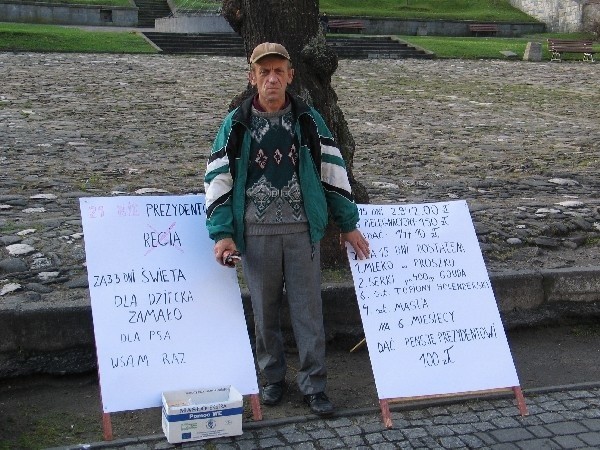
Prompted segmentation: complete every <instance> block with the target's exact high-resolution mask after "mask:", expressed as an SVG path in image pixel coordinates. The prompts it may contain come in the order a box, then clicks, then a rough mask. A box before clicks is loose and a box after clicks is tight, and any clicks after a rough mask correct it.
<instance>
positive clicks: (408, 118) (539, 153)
mask: <svg viewBox="0 0 600 450" xmlns="http://www.w3.org/2000/svg"><path fill="white" fill-rule="evenodd" d="M599 67H600V66H598V65H597V64H584V63H560V64H556V63H552V64H551V63H525V62H521V61H455V60H449V61H448V60H446V61H444V60H425V61H421V60H400V61H389V60H388V61H384V60H379V61H374V60H370V61H350V60H343V61H341V62H340V68H339V70H338V71H337V72H336V75H335V77H334V80H333V82H334V86H335V89H336V92H337V93H338V95H339V103H340V105H341V107H342V109H343V110H344V111H345V115H346V118H347V120H348V122H349V126H350V129H351V131H352V133H353V135H354V137H355V140H356V143H357V151H356V155H355V159H354V166H355V174H356V177H357V178H358V179H359V180H360V181H362V182H363V183H364V184H365V185H366V186H367V188H368V190H369V193H370V197H371V201H372V202H373V203H383V202H398V203H400V202H427V201H441V200H447V199H455V198H456V199H458V198H460V199H467V200H468V202H469V206H470V209H471V212H472V216H473V221H474V224H475V228H476V231H477V234H478V237H479V240H480V243H481V248H482V250H483V253H484V258H485V260H486V263H487V265H488V269H489V270H491V271H502V270H507V269H520V268H527V269H535V268H540V269H543V268H558V267H573V266H597V265H599V261H600V256H599V253H600V252H598V241H599V236H600V233H599V229H600V212H599V208H600V196H599V195H598V188H599V186H600V178H599V177H598V173H600V158H599V157H598V156H599V155H600V148H599V145H600V144H599V142H600V128H599V127H598V124H599V123H600V109H599V108H598V104H599V103H600V101H599V100H600V88H599V87H598V85H597V84H595V83H594V82H593V80H596V79H597V78H598V68H599ZM0 77H1V79H2V84H1V85H0V135H1V136H2V139H1V140H0V244H2V245H1V246H0V275H2V278H1V279H0V290H1V294H2V295H3V296H4V299H3V302H14V303H15V304H20V303H21V302H23V301H26V302H27V301H40V300H42V301H45V302H53V301H62V300H65V299H66V300H69V301H72V300H73V299H75V300H77V299H84V301H87V295H88V294H87V289H86V287H87V279H86V275H85V270H84V261H85V255H84V250H83V243H82V239H81V237H82V229H81V222H80V216H79V208H78V197H81V196H104V195H111V194H114V193H127V194H141V193H145V192H170V193H173V194H181V193H189V192H201V191H202V189H203V187H202V174H203V171H204V165H205V159H206V156H207V154H208V148H209V146H210V144H211V141H212V139H213V137H214V135H215V132H216V129H217V127H218V125H219V123H220V121H221V119H222V117H223V115H224V113H225V111H226V108H227V105H228V103H229V101H230V100H231V98H233V96H234V95H236V94H237V93H239V92H240V91H241V89H242V87H243V86H244V85H245V77H246V64H245V60H244V59H243V58H225V57H176V56H160V55H151V56H142V55H103V54H94V55H89V54H33V53H31V54H30V53H22V54H13V53H1V54H0Z"/></svg>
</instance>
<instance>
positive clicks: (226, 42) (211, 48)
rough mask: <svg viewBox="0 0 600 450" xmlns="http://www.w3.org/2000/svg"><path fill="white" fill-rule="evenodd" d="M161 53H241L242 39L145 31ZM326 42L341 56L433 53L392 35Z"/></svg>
mask: <svg viewBox="0 0 600 450" xmlns="http://www.w3.org/2000/svg"><path fill="white" fill-rule="evenodd" d="M144 34H145V35H146V37H147V38H148V39H150V40H151V41H152V42H154V43H155V44H156V45H157V46H158V47H159V48H160V49H161V50H162V51H163V53H177V54H204V55H220V56H244V54H245V53H244V46H243V40H242V38H241V37H240V36H238V35H235V34H224V33H206V34H205V33H199V34H184V33H159V32H147V33H144ZM327 43H328V45H330V46H331V47H332V48H333V50H334V51H335V52H336V53H337V55H338V57H340V58H347V59H368V58H372V59H377V58H387V59H403V58H431V57H433V55H431V54H429V53H426V52H425V51H423V50H418V49H416V48H414V47H411V46H409V45H407V44H405V43H403V42H398V41H395V40H393V39H391V38H328V39H327Z"/></svg>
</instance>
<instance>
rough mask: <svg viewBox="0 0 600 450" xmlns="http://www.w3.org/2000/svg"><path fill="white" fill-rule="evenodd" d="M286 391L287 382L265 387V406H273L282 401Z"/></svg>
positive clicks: (263, 395)
mask: <svg viewBox="0 0 600 450" xmlns="http://www.w3.org/2000/svg"><path fill="white" fill-rule="evenodd" d="M284 390H285V381H283V380H282V381H278V382H277V383H267V384H265V385H264V386H263V390H262V394H261V399H262V403H263V405H269V406H273V405H276V404H277V403H279V402H280V401H281V399H282V398H283V391H284Z"/></svg>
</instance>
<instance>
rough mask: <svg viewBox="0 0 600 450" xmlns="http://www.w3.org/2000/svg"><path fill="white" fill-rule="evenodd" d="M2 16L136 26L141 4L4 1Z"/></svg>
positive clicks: (7, 19)
mask: <svg viewBox="0 0 600 450" xmlns="http://www.w3.org/2000/svg"><path fill="white" fill-rule="evenodd" d="M0 18H2V21H5V22H26V23H44V24H57V25H107V26H123V27H135V26H137V22H138V8H137V7H116V6H86V5H76V6H73V5H60V4H53V3H24V2H18V3H16V2H15V3H11V2H1V3H0Z"/></svg>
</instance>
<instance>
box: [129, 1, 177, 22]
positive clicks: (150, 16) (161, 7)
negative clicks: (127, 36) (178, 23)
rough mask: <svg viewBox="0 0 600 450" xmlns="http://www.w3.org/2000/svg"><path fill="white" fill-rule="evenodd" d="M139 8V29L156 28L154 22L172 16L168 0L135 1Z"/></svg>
mask: <svg viewBox="0 0 600 450" xmlns="http://www.w3.org/2000/svg"><path fill="white" fill-rule="evenodd" d="M134 2H135V6H137V7H138V27H140V28H154V20H155V19H160V18H161V17H168V16H170V15H171V8H169V4H168V3H167V0H134Z"/></svg>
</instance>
